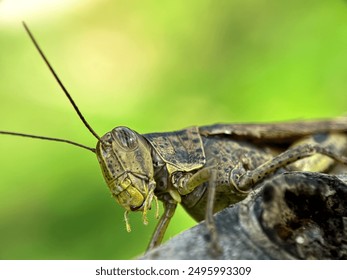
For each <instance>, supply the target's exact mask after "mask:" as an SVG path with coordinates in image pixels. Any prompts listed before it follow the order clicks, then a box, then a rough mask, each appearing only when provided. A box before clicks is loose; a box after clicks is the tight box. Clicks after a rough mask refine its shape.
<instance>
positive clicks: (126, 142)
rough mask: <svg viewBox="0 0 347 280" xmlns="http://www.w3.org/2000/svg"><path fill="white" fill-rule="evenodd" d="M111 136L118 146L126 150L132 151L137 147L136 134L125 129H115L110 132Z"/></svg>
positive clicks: (122, 127)
mask: <svg viewBox="0 0 347 280" xmlns="http://www.w3.org/2000/svg"><path fill="white" fill-rule="evenodd" d="M112 135H113V137H114V138H115V140H116V141H117V142H118V144H119V145H120V146H121V147H122V148H124V149H126V150H133V149H136V148H137V146H138V140H137V139H138V138H137V135H136V133H135V132H134V131H132V130H131V129H129V128H127V127H124V126H119V127H116V128H115V129H113V130H112Z"/></svg>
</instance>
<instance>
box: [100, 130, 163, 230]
mask: <svg viewBox="0 0 347 280" xmlns="http://www.w3.org/2000/svg"><path fill="white" fill-rule="evenodd" d="M96 155H97V158H98V161H99V164H100V167H101V170H102V173H103V175H104V178H105V181H106V183H107V185H108V187H109V188H110V191H111V194H112V196H113V197H114V198H115V199H116V201H117V202H118V203H119V204H120V205H121V206H123V207H124V208H125V210H126V212H125V218H126V223H127V229H128V231H130V227H129V224H128V222H127V213H128V212H129V211H142V212H143V220H144V223H145V224H146V223H147V216H146V214H147V210H148V209H150V207H151V203H152V200H153V198H154V199H155V200H156V201H157V197H156V196H155V195H154V189H155V186H156V184H155V181H154V178H153V177H154V170H153V163H152V156H151V147H150V146H149V144H148V143H147V141H146V139H145V138H144V137H143V136H141V135H140V134H138V133H137V132H135V131H133V130H131V129H129V128H127V127H124V126H119V127H116V128H114V129H113V130H112V131H111V132H108V133H106V134H105V135H104V136H102V137H101V139H100V141H98V143H97V146H96Z"/></svg>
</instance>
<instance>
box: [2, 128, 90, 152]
mask: <svg viewBox="0 0 347 280" xmlns="http://www.w3.org/2000/svg"><path fill="white" fill-rule="evenodd" d="M0 134H5V135H12V136H21V137H29V138H35V139H41V140H48V141H56V142H63V143H67V144H71V145H74V146H77V147H80V148H83V149H87V150H89V151H92V152H93V153H95V149H94V148H90V147H88V146H85V145H82V144H79V143H76V142H73V141H70V140H66V139H61V138H54V137H47V136H39V135H32V134H25V133H18V132H11V131H2V130H0Z"/></svg>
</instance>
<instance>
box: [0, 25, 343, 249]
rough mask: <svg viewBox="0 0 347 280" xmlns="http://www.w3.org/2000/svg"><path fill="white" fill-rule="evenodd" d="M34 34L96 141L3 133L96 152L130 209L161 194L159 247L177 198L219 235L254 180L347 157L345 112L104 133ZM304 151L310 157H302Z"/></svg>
mask: <svg viewBox="0 0 347 280" xmlns="http://www.w3.org/2000/svg"><path fill="white" fill-rule="evenodd" d="M24 27H25V29H26V31H27V33H28V34H29V36H30V38H31V40H32V41H33V43H34V44H35V46H36V48H37V50H38V51H39V53H40V54H41V56H42V58H43V59H44V61H45V63H46V64H47V66H48V67H49V69H50V71H51V72H52V74H53V75H54V77H55V79H56V80H57V82H58V83H59V85H60V87H61V88H62V89H63V91H64V93H65V94H66V96H67V97H68V99H69V101H70V102H71V104H72V105H73V107H74V109H75V111H76V112H77V114H78V115H79V117H80V119H81V120H82V122H83V123H84V124H85V126H86V127H87V128H88V129H89V131H90V132H91V133H92V134H93V135H94V136H95V137H96V138H97V139H98V143H97V145H96V148H95V149H94V148H90V147H86V146H84V145H81V144H78V143H75V142H72V141H68V140H64V139H57V138H50V137H44V136H35V135H29V134H22V133H15V132H6V131H0V134H8V135H16V136H24V137H32V138H39V139H44V140H52V141H60V142H67V143H69V144H73V145H76V146H79V147H82V148H85V149H88V150H90V151H92V152H93V153H95V154H96V156H97V158H98V161H99V163H100V166H101V169H102V172H103V175H104V178H105V181H106V183H107V185H108V187H109V188H110V191H111V193H112V196H113V197H114V198H115V199H116V201H117V202H118V203H119V204H120V205H121V206H123V207H124V208H125V220H126V227H127V230H128V231H130V226H129V223H128V218H127V215H128V213H129V212H130V211H141V212H142V215H143V222H144V223H147V212H148V210H150V209H151V206H152V204H153V200H154V202H155V204H156V209H157V210H156V211H157V216H158V200H161V201H162V202H163V204H164V208H165V210H164V213H163V215H162V217H161V218H160V221H159V223H158V225H157V228H156V230H155V232H154V234H153V237H152V240H151V241H150V244H149V247H148V248H149V249H151V248H154V247H156V246H157V245H159V244H160V242H161V241H162V239H163V236H164V233H165V230H166V228H167V226H168V224H169V222H170V219H171V217H172V216H173V215H174V213H175V209H176V206H177V204H178V203H181V204H182V205H183V207H184V208H185V209H186V211H187V212H188V213H189V214H190V215H191V216H192V217H193V218H194V219H196V220H197V221H200V220H203V219H205V218H206V222H207V227H208V229H209V232H210V234H211V237H212V240H213V241H214V242H217V241H216V231H215V227H214V223H213V218H212V215H213V213H215V212H217V211H219V210H221V209H223V208H225V207H227V206H229V205H231V204H234V203H237V202H239V201H241V200H243V199H244V198H245V197H246V196H247V195H248V193H249V192H250V191H251V190H252V188H254V187H255V185H256V184H257V183H258V182H259V181H261V180H263V179H265V178H271V174H273V173H274V172H276V171H278V170H280V169H281V168H288V169H295V170H306V171H307V170H311V171H318V172H325V171H331V169H332V168H333V167H334V166H335V165H336V161H337V162H340V163H343V164H347V158H346V157H344V155H345V154H346V153H347V118H346V117H341V118H336V119H332V120H322V121H306V122H305V121H301V122H291V123H273V124H216V125H211V126H202V127H196V126H193V127H190V128H187V129H184V130H180V131H173V132H167V133H150V134H144V135H141V134H138V133H137V132H135V131H133V130H131V129H129V128H127V127H116V128H114V129H113V130H112V131H110V132H108V133H106V134H105V135H104V136H102V137H99V136H98V135H97V133H95V131H94V130H93V129H92V128H91V127H90V126H89V124H88V123H87V122H86V120H85V119H84V117H83V116H82V114H81V113H80V111H79V109H78V107H77V106H76V104H75V103H74V101H73V100H72V98H71V96H70V94H69V93H68V92H67V90H66V89H65V87H64V85H63V84H62V82H61V81H60V79H59V77H58V76H57V74H56V73H55V71H54V70H53V68H52V67H51V65H50V64H49V62H48V60H47V59H46V57H45V55H44V54H43V52H42V51H41V49H40V47H39V46H38V44H37V42H36V41H35V39H34V38H33V36H32V34H31V32H30V31H29V29H28V28H27V26H26V25H25V24H24ZM302 158H305V159H302Z"/></svg>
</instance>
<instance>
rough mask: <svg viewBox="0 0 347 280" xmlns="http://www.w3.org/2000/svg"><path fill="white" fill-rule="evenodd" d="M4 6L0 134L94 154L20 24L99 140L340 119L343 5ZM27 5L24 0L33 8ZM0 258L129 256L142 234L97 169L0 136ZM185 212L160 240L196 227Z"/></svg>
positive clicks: (91, 161)
mask: <svg viewBox="0 0 347 280" xmlns="http://www.w3.org/2000/svg"><path fill="white" fill-rule="evenodd" d="M8 2H11V1H2V2H0V48H1V52H0V129H1V130H11V131H18V132H24V133H32V134H39V135H46V136H53V137H54V136H55V137H61V138H67V139H71V140H75V141H78V142H81V143H84V144H87V145H90V146H95V143H96V140H95V139H94V138H93V137H92V136H91V135H90V134H89V133H88V131H87V130H86V129H85V128H84V127H83V125H82V124H81V122H80V121H79V119H78V118H77V116H76V114H75V112H74V111H73V110H72V108H71V106H70V105H69V104H68V102H67V100H66V98H65V97H64V96H63V94H62V92H61V90H60V88H59V87H58V85H57V83H56V82H55V81H54V79H53V77H52V75H51V74H50V73H49V71H48V69H47V67H46V66H45V65H44V63H43V61H42V59H41V58H40V57H39V55H38V53H37V51H36V50H35V49H34V47H33V45H32V43H31V42H30V40H29V38H28V36H27V35H26V34H25V32H24V29H23V28H22V25H21V22H20V21H21V20H22V19H24V20H25V21H26V22H27V24H28V25H29V27H30V28H31V30H32V32H33V33H34V35H35V36H36V38H37V40H38V41H39V43H40V45H41V47H42V48H43V50H44V51H45V52H46V55H47V56H48V58H49V60H50V61H51V63H52V64H53V66H54V68H55V69H56V71H57V72H58V74H59V75H60V77H61V78H62V80H63V81H64V83H65V85H66V86H67V88H68V89H69V90H70V92H71V94H72V95H73V97H74V99H75V101H76V102H77V104H78V105H79V107H80V109H81V111H82V112H83V113H84V115H85V117H86V119H87V120H88V121H89V122H90V124H91V125H92V126H93V127H94V129H95V130H96V131H97V132H98V133H99V134H104V133H105V132H107V131H108V130H110V129H112V128H113V127H115V126H118V125H126V126H129V127H131V128H133V129H135V130H136V131H138V132H140V133H147V132H161V131H171V130H177V129H181V128H184V127H187V126H191V125H204V124H212V123H216V122H247V121H283V120H297V119H310V118H325V117H334V116H339V115H342V114H345V113H346V111H347V102H346V99H347V97H346V89H347V54H346V50H347V3H346V2H345V1H342V0H331V1H325V0H307V1H299V0H293V1H277V0H267V1H264V0H231V1H197V0H193V1H106V0H104V1H78V0H75V1H57V3H56V5H57V8H54V7H53V8H52V7H51V8H49V7H44V9H43V7H41V6H40V5H39V4H36V5H37V6H34V5H35V3H36V2H39V1H33V2H32V5H33V9H32V10H31V9H27V11H28V12H27V13H24V14H23V13H21V12H22V11H20V10H18V11H17V12H16V10H15V9H14V12H13V15H12V14H11V13H10V12H9V11H8V10H7V6H6V5H7V3H8ZM29 2H30V1H27V3H29ZM0 155H1V160H0V165H1V166H0V172H1V173H0V174H1V176H0V259H129V258H134V257H136V256H138V255H140V254H142V253H143V252H144V250H145V248H146V246H147V243H148V241H149V238H150V236H151V233H152V231H153V229H154V226H155V224H156V220H155V219H154V213H152V212H154V211H151V213H150V214H149V218H150V224H149V225H148V226H144V225H143V224H142V222H141V215H140V214H139V213H131V214H130V222H131V225H132V229H133V231H132V232H131V233H129V234H128V233H127V232H126V230H125V225H124V221H123V210H122V209H121V207H120V206H118V205H117V204H116V203H115V202H114V201H113V199H112V198H111V197H110V194H109V191H108V189H107V187H106V184H105V183H104V180H103V178H102V175H101V172H100V168H99V166H98V163H97V160H96V158H95V156H94V155H93V154H91V153H90V152H88V151H85V150H82V149H78V148H75V147H73V146H68V145H65V144H60V143H53V142H52V143H49V142H45V141H37V140H31V139H25V138H16V137H9V136H4V135H2V136H0ZM194 224H195V222H194V221H193V220H192V219H191V218H190V217H189V216H188V215H187V214H186V213H185V212H184V211H183V210H181V209H179V211H178V213H177V214H176V215H175V217H174V219H173V221H172V223H171V225H170V227H169V230H168V232H167V235H166V238H170V237H172V236H174V235H176V234H177V233H179V232H180V231H182V230H184V229H187V228H189V227H191V226H192V225H194Z"/></svg>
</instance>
